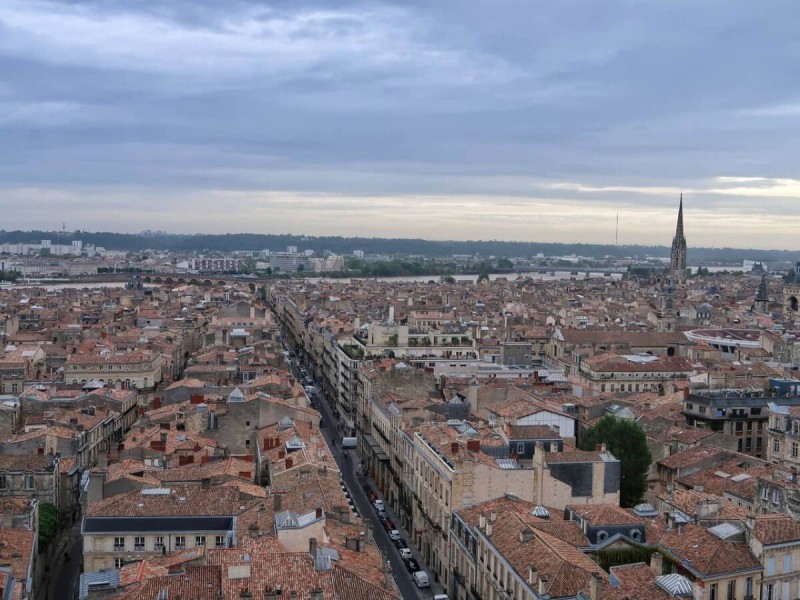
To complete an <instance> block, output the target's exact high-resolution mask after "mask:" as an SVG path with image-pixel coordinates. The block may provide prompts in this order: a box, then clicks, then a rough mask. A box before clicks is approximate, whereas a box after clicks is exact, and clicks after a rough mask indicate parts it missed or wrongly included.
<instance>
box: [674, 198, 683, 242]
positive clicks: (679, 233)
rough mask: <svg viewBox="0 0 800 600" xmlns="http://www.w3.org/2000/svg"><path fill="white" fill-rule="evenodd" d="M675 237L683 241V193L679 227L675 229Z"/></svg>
mask: <svg viewBox="0 0 800 600" xmlns="http://www.w3.org/2000/svg"><path fill="white" fill-rule="evenodd" d="M675 237H676V238H681V239H683V192H681V200H680V203H679V204H678V226H677V227H676V228H675Z"/></svg>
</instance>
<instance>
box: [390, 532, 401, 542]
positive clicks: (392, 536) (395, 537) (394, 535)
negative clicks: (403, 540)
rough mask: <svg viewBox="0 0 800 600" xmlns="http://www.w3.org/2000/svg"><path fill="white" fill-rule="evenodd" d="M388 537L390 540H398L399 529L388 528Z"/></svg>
mask: <svg viewBox="0 0 800 600" xmlns="http://www.w3.org/2000/svg"><path fill="white" fill-rule="evenodd" d="M389 539H390V540H399V539H400V530H399V529H390V530H389Z"/></svg>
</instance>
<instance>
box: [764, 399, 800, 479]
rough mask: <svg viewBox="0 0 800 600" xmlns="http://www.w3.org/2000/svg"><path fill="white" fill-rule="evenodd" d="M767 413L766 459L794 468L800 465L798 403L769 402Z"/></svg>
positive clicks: (799, 410) (799, 409)
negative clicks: (779, 403) (792, 404)
mask: <svg viewBox="0 0 800 600" xmlns="http://www.w3.org/2000/svg"><path fill="white" fill-rule="evenodd" d="M767 414H768V418H769V427H768V428H767V430H766V432H765V433H766V436H767V442H766V445H767V456H766V458H767V460H768V461H769V462H771V463H775V464H777V465H781V466H782V467H784V468H786V469H795V470H796V469H797V468H798V467H800V405H798V406H779V405H777V404H775V403H774V402H769V403H768V404H767Z"/></svg>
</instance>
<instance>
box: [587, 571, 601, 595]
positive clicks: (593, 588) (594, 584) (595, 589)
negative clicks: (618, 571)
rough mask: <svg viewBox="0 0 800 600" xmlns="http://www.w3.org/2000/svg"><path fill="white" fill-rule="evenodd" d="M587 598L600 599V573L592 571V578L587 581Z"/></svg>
mask: <svg viewBox="0 0 800 600" xmlns="http://www.w3.org/2000/svg"><path fill="white" fill-rule="evenodd" d="M589 598H590V600H601V598H602V591H601V587H600V575H599V574H598V573H592V580H591V581H590V582H589Z"/></svg>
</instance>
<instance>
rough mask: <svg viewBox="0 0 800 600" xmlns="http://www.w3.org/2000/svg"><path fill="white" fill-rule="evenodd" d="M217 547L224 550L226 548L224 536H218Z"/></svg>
mask: <svg viewBox="0 0 800 600" xmlns="http://www.w3.org/2000/svg"><path fill="white" fill-rule="evenodd" d="M215 545H216V546H217V548H224V547H225V536H224V535H218V536H217V539H216V540H215Z"/></svg>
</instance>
